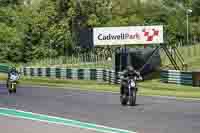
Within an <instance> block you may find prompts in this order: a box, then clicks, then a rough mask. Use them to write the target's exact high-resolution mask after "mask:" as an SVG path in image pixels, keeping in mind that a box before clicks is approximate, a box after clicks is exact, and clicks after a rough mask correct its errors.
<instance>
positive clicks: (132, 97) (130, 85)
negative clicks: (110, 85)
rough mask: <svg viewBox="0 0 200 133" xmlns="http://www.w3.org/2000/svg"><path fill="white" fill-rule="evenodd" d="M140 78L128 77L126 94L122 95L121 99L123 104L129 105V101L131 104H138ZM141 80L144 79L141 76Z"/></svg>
mask: <svg viewBox="0 0 200 133" xmlns="http://www.w3.org/2000/svg"><path fill="white" fill-rule="evenodd" d="M137 80H138V78H137V77H131V78H128V80H127V81H126V83H127V85H126V86H127V87H126V88H125V94H124V95H122V96H121V97H120V101H121V104H122V105H127V103H128V102H129V105H130V106H135V105H136V95H137V91H138V88H137V85H136V81H137ZM139 80H142V77H139Z"/></svg>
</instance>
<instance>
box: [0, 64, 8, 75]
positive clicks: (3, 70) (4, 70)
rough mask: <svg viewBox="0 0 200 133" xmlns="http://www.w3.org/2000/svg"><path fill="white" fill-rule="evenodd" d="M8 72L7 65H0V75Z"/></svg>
mask: <svg viewBox="0 0 200 133" xmlns="http://www.w3.org/2000/svg"><path fill="white" fill-rule="evenodd" d="M8 71H9V66H8V65H4V64H0V73H8Z"/></svg>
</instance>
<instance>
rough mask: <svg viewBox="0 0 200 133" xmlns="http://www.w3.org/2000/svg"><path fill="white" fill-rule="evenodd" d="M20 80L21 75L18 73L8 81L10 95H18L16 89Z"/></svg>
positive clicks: (12, 75) (12, 74)
mask: <svg viewBox="0 0 200 133" xmlns="http://www.w3.org/2000/svg"><path fill="white" fill-rule="evenodd" d="M18 80H19V74H18V73H11V75H10V77H9V79H8V91H9V93H10V94H11V93H16V87H17V83H18Z"/></svg>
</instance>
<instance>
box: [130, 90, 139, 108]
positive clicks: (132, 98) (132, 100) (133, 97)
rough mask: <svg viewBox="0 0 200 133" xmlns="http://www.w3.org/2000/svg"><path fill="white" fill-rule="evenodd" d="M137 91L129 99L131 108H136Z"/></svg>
mask: <svg viewBox="0 0 200 133" xmlns="http://www.w3.org/2000/svg"><path fill="white" fill-rule="evenodd" d="M136 93H137V92H136V89H133V91H132V95H131V96H130V97H129V103H130V106H135V105H136Z"/></svg>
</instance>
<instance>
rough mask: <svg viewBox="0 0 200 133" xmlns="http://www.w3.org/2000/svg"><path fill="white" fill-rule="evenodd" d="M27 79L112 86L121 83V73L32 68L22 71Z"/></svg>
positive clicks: (22, 69) (95, 70)
mask: <svg viewBox="0 0 200 133" xmlns="http://www.w3.org/2000/svg"><path fill="white" fill-rule="evenodd" d="M20 72H21V74H22V75H23V76H26V77H52V78H59V79H75V80H96V81H99V82H107V83H110V84H119V83H120V74H121V73H120V72H118V73H117V72H115V71H113V70H105V69H67V68H31V67H24V68H21V69H20Z"/></svg>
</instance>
